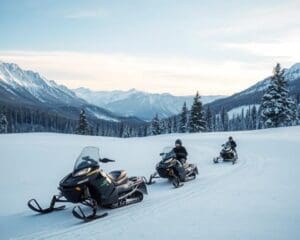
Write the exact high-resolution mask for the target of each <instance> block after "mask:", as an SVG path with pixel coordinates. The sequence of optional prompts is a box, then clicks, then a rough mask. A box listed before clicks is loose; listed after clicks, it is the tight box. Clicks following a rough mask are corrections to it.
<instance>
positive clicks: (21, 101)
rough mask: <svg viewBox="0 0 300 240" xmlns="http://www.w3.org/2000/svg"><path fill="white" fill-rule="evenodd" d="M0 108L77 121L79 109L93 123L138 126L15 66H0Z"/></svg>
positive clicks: (128, 119)
mask: <svg viewBox="0 0 300 240" xmlns="http://www.w3.org/2000/svg"><path fill="white" fill-rule="evenodd" d="M0 104H2V105H5V106H14V107H18V106H21V107H22V106H26V107H29V108H34V109H39V110H41V111H46V112H48V111H50V112H53V113H56V114H58V115H60V116H63V117H66V118H71V119H77V118H78V115H79V112H80V109H83V108H84V109H85V111H86V114H87V115H88V116H89V117H90V118H92V119H102V120H107V121H114V122H119V121H129V122H130V121H137V122H141V121H140V120H138V119H136V118H124V117H122V116H119V115H117V114H114V113H112V112H110V111H108V110H106V109H103V108H100V107H98V106H95V105H92V104H90V103H88V102H86V101H85V100H83V99H81V98H79V97H77V96H76V94H75V93H74V92H73V91H72V90H70V89H68V88H67V87H65V86H63V85H58V84H57V83H56V82H55V81H52V80H48V79H46V78H45V77H43V76H41V75H40V74H39V73H37V72H33V71H30V70H23V69H21V68H20V67H19V66H18V65H17V64H14V63H4V62H0Z"/></svg>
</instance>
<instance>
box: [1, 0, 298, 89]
mask: <svg viewBox="0 0 300 240" xmlns="http://www.w3.org/2000/svg"><path fill="white" fill-rule="evenodd" d="M0 2H1V5H0V29H1V37H0V60H2V61H9V62H16V63H18V64H20V66H22V67H24V68H27V69H33V70H36V71H39V72H41V73H42V74H43V75H45V76H46V77H47V78H51V79H54V80H56V81H57V82H60V83H63V84H66V85H67V86H69V87H78V86H87V87H90V88H93V89H97V90H111V89H129V88H133V87H134V88H138V89H141V90H147V91H152V92H166V91H169V92H172V93H174V94H191V93H194V92H195V89H199V90H200V92H201V93H202V94H224V93H225V94H230V93H233V92H235V91H238V90H241V89H243V88H245V87H246V86H248V85H250V84H252V83H254V82H256V81H258V80H261V78H263V77H265V76H266V75H268V74H270V73H271V70H272V66H273V65H274V64H275V63H276V62H278V61H280V62H282V64H283V65H284V66H286V67H289V66H290V65H291V64H292V63H294V62H296V61H298V59H299V56H300V46H299V42H300V14H299V9H300V1H299V0H298V1H277V0H272V1H256V0H254V1H200V0H199V1H192V0H184V1H175V0H173V1H171V0H147V1H146V0H145V1H142V0H128V1H125V0H120V1H114V0H110V1H108V0H106V1H100V0H98V1H90V0H86V1H76V0H73V1H71V0H67V1H59V0H56V1H54V0H23V1H22V0H19V1H14V0H0Z"/></svg>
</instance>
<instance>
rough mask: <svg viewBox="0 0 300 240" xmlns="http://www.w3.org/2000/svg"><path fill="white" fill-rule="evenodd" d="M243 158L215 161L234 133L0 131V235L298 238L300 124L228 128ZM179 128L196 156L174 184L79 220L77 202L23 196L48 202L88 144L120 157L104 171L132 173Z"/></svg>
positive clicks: (149, 163)
mask: <svg viewBox="0 0 300 240" xmlns="http://www.w3.org/2000/svg"><path fill="white" fill-rule="evenodd" d="M230 134H231V135H233V136H234V138H236V140H237V143H238V153H239V160H238V161H237V163H236V164H235V165H232V164H231V163H219V164H213V163H212V159H213V157H215V156H216V155H218V152H219V151H220V148H221V147H220V145H221V144H222V143H223V142H224V141H225V140H226V138H227V137H228V135H229V133H212V134H188V135H185V134H183V135H179V134H172V135H164V136H158V137H147V138H132V139H115V138H101V137H85V136H74V135H63V134H48V133H45V134H42V133H41V134H11V135H1V136H0V152H1V153H2V158H1V160H0V161H1V166H2V167H1V169H2V170H3V172H2V174H1V177H0V179H1V181H0V196H1V204H0V239H1V240H2V239H3V240H5V239H18V240H20V239H22V240H29V239H35V240H37V239H66V240H69V239H72V240H73V239H116V238H118V239H143V240H147V239H231V240H232V239H251V240H252V239H300V230H299V226H300V208H299V202H300V188H299V187H298V185H299V180H300V161H299V159H298V156H297V155H299V154H298V152H299V150H298V149H299V146H300V127H292V128H282V129H269V130H262V131H252V132H235V133H230ZM179 137H180V138H181V139H182V140H183V142H184V145H185V146H186V147H187V150H188V152H189V161H190V162H191V163H196V164H197V165H198V168H199V175H198V176H197V178H196V180H194V181H190V182H187V183H185V184H184V186H183V187H181V188H178V189H174V188H173V186H172V184H171V183H169V182H168V181H167V180H164V179H158V180H157V181H156V183H155V184H154V185H150V186H148V191H149V195H148V196H145V198H144V201H143V202H142V203H139V204H134V205H131V206H127V207H123V208H120V209H112V210H106V209H104V210H101V211H107V212H108V213H109V215H108V216H107V217H105V218H103V219H100V220H96V221H93V222H89V223H82V222H80V221H78V219H75V218H74V217H73V216H72V213H71V209H72V206H73V205H68V206H67V209H66V210H64V211H60V212H55V213H52V214H48V215H38V214H35V213H33V212H32V211H31V210H29V209H28V208H27V206H26V202H27V200H28V199H30V198H32V197H36V198H37V199H38V200H39V201H41V202H42V203H43V204H45V206H47V204H49V201H50V198H51V195H52V194H54V193H56V192H57V190H56V187H57V184H58V183H59V181H60V179H61V178H62V177H64V176H65V175H66V174H67V173H68V172H69V171H71V170H72V167H73V163H74V160H75V158H76V156H77V155H78V154H79V152H80V151H81V148H82V147H84V146H87V145H92V146H97V147H99V148H100V153H101V156H103V157H110V158H113V159H115V160H117V162H116V163H112V164H106V165H103V164H102V168H103V169H105V171H110V170H113V169H126V170H127V172H128V175H130V176H133V175H144V176H146V177H147V178H148V177H149V176H150V174H151V173H153V171H154V167H155V164H156V162H157V161H158V160H159V156H158V154H159V152H160V151H161V149H162V148H163V147H164V146H166V145H172V144H173V142H174V140H175V139H176V138H179Z"/></svg>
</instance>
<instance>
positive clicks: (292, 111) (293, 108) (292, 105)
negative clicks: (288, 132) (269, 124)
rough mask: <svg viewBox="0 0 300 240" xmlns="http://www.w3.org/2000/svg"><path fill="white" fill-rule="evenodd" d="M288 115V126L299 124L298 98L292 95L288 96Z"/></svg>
mask: <svg viewBox="0 0 300 240" xmlns="http://www.w3.org/2000/svg"><path fill="white" fill-rule="evenodd" d="M286 116H287V120H286V124H285V125H286V126H296V125H297V124H298V122H299V118H298V109H297V104H296V100H294V99H292V98H291V97H289V98H287V109H286Z"/></svg>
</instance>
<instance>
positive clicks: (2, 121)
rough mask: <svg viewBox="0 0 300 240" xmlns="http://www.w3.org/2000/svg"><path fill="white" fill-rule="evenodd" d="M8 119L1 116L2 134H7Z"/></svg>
mask: <svg viewBox="0 0 300 240" xmlns="http://www.w3.org/2000/svg"><path fill="white" fill-rule="evenodd" d="M7 126H8V122H7V118H6V115H4V114H0V133H7Z"/></svg>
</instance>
